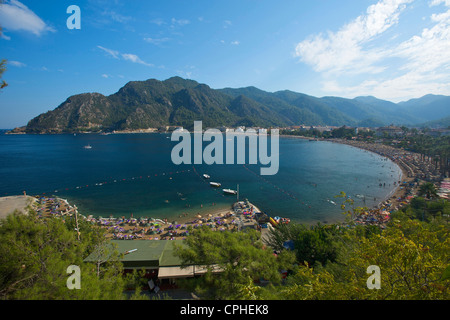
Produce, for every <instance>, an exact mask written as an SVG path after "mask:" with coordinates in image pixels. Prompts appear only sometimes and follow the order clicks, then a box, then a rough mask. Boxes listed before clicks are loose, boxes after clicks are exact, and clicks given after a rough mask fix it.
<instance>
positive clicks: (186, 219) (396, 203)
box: [17, 135, 420, 225]
mask: <svg viewBox="0 0 450 320" xmlns="http://www.w3.org/2000/svg"><path fill="white" fill-rule="evenodd" d="M282 137H284V138H288V137H290V138H293V139H303V140H313V139H310V138H309V137H302V136H290V135H282ZM314 140H315V141H328V142H334V143H339V144H346V145H349V146H351V147H355V148H358V149H361V150H365V151H368V152H373V153H375V154H377V155H379V156H381V157H384V158H387V159H389V160H390V161H391V162H393V163H394V164H395V165H397V167H398V168H399V169H400V172H399V173H400V175H401V176H400V177H399V179H400V180H399V181H398V183H397V184H394V187H393V189H392V190H391V191H390V192H389V193H388V194H387V195H386V196H385V197H384V199H382V200H381V201H379V202H378V203H377V204H376V205H375V206H374V207H373V208H368V211H370V212H375V211H377V210H378V211H380V210H390V211H392V210H398V209H399V208H401V207H402V206H403V205H405V204H407V203H408V202H409V199H411V198H412V197H413V196H415V195H416V194H417V190H416V189H417V188H416V189H415V188H414V185H415V186H417V185H418V182H419V181H420V180H419V179H418V177H417V171H415V170H414V168H415V166H414V164H413V163H409V160H411V159H414V157H416V158H417V156H418V155H417V154H414V153H411V152H408V151H405V150H403V149H398V148H395V147H391V146H386V145H382V144H379V143H367V142H363V141H354V140H351V141H348V140H342V139H314ZM411 157H413V158H411ZM416 169H417V168H416ZM17 197H20V196H17ZM34 198H35V199H45V200H44V201H45V202H44V204H45V203H46V202H47V201H49V202H51V201H55V202H58V204H56V208H57V209H58V210H57V211H58V212H59V213H62V211H64V212H65V214H69V213H70V212H71V211H73V210H75V211H77V207H76V206H71V205H70V204H69V203H68V201H67V200H65V199H61V198H60V197H58V196H55V195H53V196H34ZM61 201H62V202H61ZM231 202H232V200H231V199H230V205H229V206H228V207H226V205H220V207H207V208H203V209H202V212H201V213H200V212H197V213H195V212H190V213H185V212H178V213H176V214H174V215H173V216H171V217H170V218H162V219H158V218H144V217H139V218H138V219H147V221H148V220H152V221H162V222H164V223H165V224H169V222H173V221H176V222H177V224H183V225H184V224H189V223H192V222H193V221H194V220H196V219H204V218H205V217H208V218H217V217H219V216H226V215H229V214H231V213H232V210H233V209H232V203H231ZM235 202H236V201H233V203H235ZM252 206H254V205H252ZM254 207H255V206H254ZM41 209H42V208H41ZM59 209H61V210H59ZM258 210H259V209H258ZM44 211H45V214H52V213H57V212H54V211H53V212H52V210H51V209H49V208H47V209H45V210H44ZM199 214H200V215H201V216H200V218H199V217H198V215H199ZM81 216H82V217H84V216H83V215H81ZM84 218H86V217H84ZM87 219H90V220H94V219H95V220H96V221H99V220H105V221H107V220H119V219H122V220H131V219H134V218H133V216H132V215H131V217H130V219H125V216H122V217H121V218H117V217H116V218H113V219H110V218H101V216H96V217H95V218H94V216H93V215H90V216H89V217H87ZM168 219H171V220H172V219H173V220H172V221H168ZM135 220H136V219H135Z"/></svg>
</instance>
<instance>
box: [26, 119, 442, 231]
mask: <svg viewBox="0 0 450 320" xmlns="http://www.w3.org/2000/svg"><path fill="white" fill-rule="evenodd" d="M166 129H168V130H169V129H174V128H166ZM244 129H245V127H241V128H238V129H237V130H242V132H244ZM338 129H339V128H338ZM338 129H336V128H335V129H333V128H331V127H326V128H319V127H309V129H306V126H305V127H302V126H300V127H290V128H283V129H282V130H283V132H284V133H286V132H287V131H291V132H292V131H293V132H296V133H300V135H286V136H289V137H293V138H301V139H308V140H311V136H310V135H308V134H307V135H301V133H302V132H303V133H305V132H310V133H311V132H317V130H323V131H322V132H327V130H330V132H332V130H338ZM346 129H347V130H354V134H355V136H354V137H351V138H350V139H344V138H335V137H330V138H323V137H322V138H320V139H319V138H315V139H313V140H324V141H330V142H333V143H341V144H346V145H349V146H352V147H356V148H359V149H363V150H366V151H368V152H374V153H376V154H378V155H380V156H382V157H384V158H386V159H389V160H390V161H392V162H394V163H396V164H397V165H398V166H399V167H400V169H401V171H402V176H401V178H399V180H398V182H396V183H395V184H394V189H393V191H392V193H391V194H390V196H389V197H388V198H387V199H382V201H381V202H380V203H379V204H378V205H377V206H375V207H373V208H366V210H364V211H363V213H362V214H360V215H358V216H357V217H354V222H355V223H356V224H366V225H378V226H380V227H381V228H385V226H386V223H387V222H388V221H389V218H390V213H392V212H394V211H396V210H398V209H400V208H402V207H403V206H405V205H407V204H408V203H409V202H410V201H411V199H413V198H414V197H416V196H417V195H418V191H419V186H420V184H421V183H424V182H431V183H433V184H434V185H435V187H436V189H437V190H439V196H440V197H442V198H447V199H448V196H449V192H450V190H449V189H450V188H449V183H450V182H449V178H445V177H443V175H442V172H441V171H440V170H439V168H438V166H436V163H435V162H434V161H433V160H432V159H431V158H430V157H424V156H423V155H421V154H419V153H416V152H412V151H407V150H405V149H404V148H398V147H397V146H395V145H394V146H393V145H388V144H385V143H381V142H382V140H380V139H381V138H380V136H383V137H384V138H386V133H385V132H388V134H387V135H388V136H391V137H392V138H391V141H392V140H394V141H395V139H400V137H401V136H402V135H404V132H403V131H402V129H400V128H396V127H393V126H390V127H388V128H378V129H377V130H375V131H373V132H374V133H375V136H376V137H377V139H378V140H376V142H372V141H368V140H367V139H358V138H357V137H358V135H357V134H358V132H359V133H361V132H367V131H366V130H363V129H361V128H349V127H346ZM298 130H300V131H298ZM386 130H387V131H386ZM447 131H448V130H447ZM447 131H445V130H440V134H443V133H444V134H446V132H447ZM380 132H382V133H380ZM32 199H33V201H32V208H33V209H34V210H35V211H36V212H37V213H38V214H39V215H40V216H42V217H46V216H50V215H54V216H59V217H63V218H64V217H66V216H69V217H70V216H73V215H78V217H79V218H80V219H84V220H86V221H88V222H90V223H92V224H95V225H98V226H100V227H101V228H103V229H105V230H106V232H107V235H108V238H109V239H115V240H139V239H144V240H182V239H185V238H186V237H187V236H188V235H189V232H190V231H192V230H194V229H196V228H199V227H200V226H208V227H210V228H211V229H212V230H216V231H225V230H234V231H236V230H240V229H242V228H248V227H251V228H255V229H258V230H260V231H266V230H267V229H268V228H271V227H274V226H276V223H274V220H273V219H271V217H270V213H269V215H268V214H267V213H262V212H261V210H259V209H258V208H257V207H256V206H255V205H253V204H252V203H250V202H249V201H248V200H247V199H245V200H244V201H237V202H235V203H233V204H232V203H230V207H229V208H227V209H224V210H214V209H212V210H211V212H208V213H206V214H203V216H202V215H200V214H191V216H188V215H187V214H180V215H179V218H178V219H177V221H175V220H171V221H168V220H167V218H164V217H159V218H155V217H133V216H132V215H131V216H128V217H125V216H122V217H112V216H111V217H107V218H106V217H94V216H93V215H89V216H87V217H86V216H84V215H82V214H80V213H79V212H78V208H77V207H76V206H74V205H71V204H69V203H68V201H67V200H64V199H60V198H58V197H54V196H52V197H48V196H35V197H32ZM261 215H264V216H265V217H266V218H265V219H261ZM277 218H278V217H277Z"/></svg>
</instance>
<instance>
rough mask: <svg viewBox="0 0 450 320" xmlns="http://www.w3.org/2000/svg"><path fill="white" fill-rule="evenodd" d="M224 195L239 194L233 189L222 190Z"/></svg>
mask: <svg viewBox="0 0 450 320" xmlns="http://www.w3.org/2000/svg"><path fill="white" fill-rule="evenodd" d="M222 190H223V192H224V193H227V194H237V191H236V190H232V189H222Z"/></svg>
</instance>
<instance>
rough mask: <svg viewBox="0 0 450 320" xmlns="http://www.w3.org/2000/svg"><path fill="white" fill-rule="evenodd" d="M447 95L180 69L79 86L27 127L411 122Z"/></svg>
mask: <svg viewBox="0 0 450 320" xmlns="http://www.w3.org/2000/svg"><path fill="white" fill-rule="evenodd" d="M449 103H450V97H447V96H432V95H428V96H425V97H423V98H420V99H413V100H410V101H408V102H403V103H399V104H395V103H392V102H389V101H384V100H380V99H377V98H374V97H357V98H355V99H345V98H339V97H322V98H317V97H313V96H309V95H306V94H302V93H297V92H293V91H289V90H285V91H278V92H274V93H272V92H267V91H263V90H260V89H258V88H255V87H246V88H238V89H232V88H225V89H212V88H210V87H209V86H208V85H206V84H200V83H198V82H196V81H193V80H186V79H182V78H180V77H172V78H169V79H167V80H164V81H159V80H155V79H149V80H146V81H131V82H128V83H127V84H126V85H125V86H124V87H122V88H120V90H119V91H118V92H116V93H114V94H112V95H110V96H104V95H102V94H100V93H82V94H78V95H74V96H71V97H69V98H68V99H67V100H66V101H64V102H63V103H62V104H61V105H60V106H58V107H57V108H56V109H54V110H53V111H48V112H46V113H43V114H41V115H39V116H37V117H35V118H34V119H32V120H30V121H29V123H28V125H27V126H26V132H28V133H61V132H77V131H86V130H102V131H105V130H122V129H144V128H159V127H162V126H169V125H171V126H183V127H185V128H188V129H191V128H192V127H193V122H194V120H202V121H203V127H220V126H230V127H236V126H247V127H248V126H260V127H284V126H291V125H301V124H303V125H332V126H342V125H348V126H355V125H359V126H380V125H388V124H399V125H403V124H405V125H412V124H417V123H423V122H425V121H432V120H437V119H440V118H444V117H446V116H449V115H450V106H449Z"/></svg>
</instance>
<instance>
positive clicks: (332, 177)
mask: <svg viewBox="0 0 450 320" xmlns="http://www.w3.org/2000/svg"><path fill="white" fill-rule="evenodd" d="M176 143H177V142H172V141H171V140H170V134H159V133H142V134H140V133H137V134H109V135H101V134H77V135H73V134H63V135H4V134H2V135H0V196H8V195H20V194H23V192H24V191H25V192H26V193H27V194H28V195H45V196H58V197H61V198H64V199H68V200H69V202H70V203H71V204H75V205H76V206H77V207H78V209H79V212H80V213H82V214H83V215H85V216H88V215H94V216H97V217H98V216H102V217H109V216H115V217H119V216H125V217H130V216H131V215H133V216H134V217H139V216H143V217H154V218H167V219H169V220H174V219H176V218H177V217H179V216H180V215H184V214H192V213H200V214H204V213H206V212H209V211H211V210H218V209H221V208H229V207H230V206H231V204H232V203H233V202H234V201H236V199H237V196H233V195H225V194H224V193H223V192H222V188H230V189H234V190H237V188H238V187H239V199H245V198H247V199H248V200H249V201H251V202H252V203H253V204H255V205H256V206H258V207H259V208H260V209H261V210H262V211H264V212H266V213H268V214H269V215H270V216H282V217H288V218H290V219H291V220H293V221H298V222H303V223H315V222H319V221H320V222H335V221H341V220H343V218H344V216H343V215H342V213H341V208H340V204H341V203H342V201H343V199H341V198H335V196H336V195H338V194H340V192H341V191H344V192H345V193H346V194H347V195H348V196H350V197H351V198H352V199H354V200H355V205H361V206H367V207H369V208H370V207H373V206H376V205H377V204H378V203H379V202H380V201H382V200H383V199H384V198H385V197H387V196H388V195H389V194H390V193H391V192H392V190H393V188H394V187H395V186H394V183H395V182H398V181H399V179H400V176H401V171H400V168H399V167H398V166H397V165H396V164H394V163H393V162H391V161H389V160H387V159H386V158H384V157H381V156H379V155H376V154H374V153H371V152H368V151H365V150H360V149H357V148H354V147H351V146H348V145H342V144H336V143H331V142H326V141H308V140H304V139H297V138H289V137H280V143H279V171H278V173H277V174H276V175H273V176H261V175H260V174H259V172H260V167H261V166H260V165H249V164H233V165H229V164H228V165H227V164H223V165H206V164H201V165H183V164H182V165H175V164H173V163H172V161H171V150H172V148H173V147H174V146H175V145H176ZM206 144H207V143H205V145H206ZM88 145H90V146H91V147H92V148H90V149H88V148H85V146H88ZM235 163H236V162H235ZM246 163H248V162H246ZM205 173H206V174H208V175H210V177H211V178H210V179H205V178H203V174H205ZM210 181H213V182H219V183H221V187H220V188H213V187H211V186H210V184H209V182H210ZM380 184H381V186H380Z"/></svg>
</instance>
